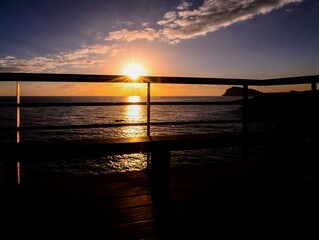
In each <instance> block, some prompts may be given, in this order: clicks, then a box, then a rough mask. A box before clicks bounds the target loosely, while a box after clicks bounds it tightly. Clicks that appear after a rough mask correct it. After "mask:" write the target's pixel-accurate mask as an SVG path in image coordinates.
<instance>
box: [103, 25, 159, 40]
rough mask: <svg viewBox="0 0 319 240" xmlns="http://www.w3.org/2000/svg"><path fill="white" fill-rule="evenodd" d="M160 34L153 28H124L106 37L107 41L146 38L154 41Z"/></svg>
mask: <svg viewBox="0 0 319 240" xmlns="http://www.w3.org/2000/svg"><path fill="white" fill-rule="evenodd" d="M159 36H160V34H159V32H158V31H157V30H155V29H153V28H145V29H142V30H128V29H122V30H119V31H114V32H110V33H109V36H108V37H107V38H105V40H106V41H127V42H131V41H134V40H140V39H144V40H147V41H154V40H155V39H157V38H159Z"/></svg>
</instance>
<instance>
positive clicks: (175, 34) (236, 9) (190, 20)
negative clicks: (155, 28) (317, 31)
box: [157, 0, 303, 41]
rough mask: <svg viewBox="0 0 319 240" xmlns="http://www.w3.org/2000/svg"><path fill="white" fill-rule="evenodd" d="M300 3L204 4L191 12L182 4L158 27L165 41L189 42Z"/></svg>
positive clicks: (270, 0)
mask: <svg viewBox="0 0 319 240" xmlns="http://www.w3.org/2000/svg"><path fill="white" fill-rule="evenodd" d="M302 1H303V0H238V1H218V0H205V1H204V3H203V5H202V6H200V7H198V8H196V9H191V6H192V5H191V3H188V2H186V1H182V2H181V4H180V5H179V6H177V7H176V10H174V11H169V12H167V13H166V14H165V15H164V19H163V20H160V21H158V22H157V23H158V24H159V25H160V26H162V27H163V29H162V34H163V37H164V38H165V39H167V40H175V41H176V40H177V41H179V40H182V39H190V38H194V37H197V36H203V35H206V34H207V33H210V32H214V31H216V30H218V29H220V28H223V27H227V26H230V25H232V24H234V23H237V22H241V21H245V20H248V19H251V18H253V17H254V16H256V15H259V14H267V13H270V12H271V11H273V10H275V9H278V8H280V7H283V6H285V5H287V4H291V3H296V2H302Z"/></svg>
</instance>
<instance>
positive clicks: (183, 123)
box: [0, 120, 242, 132]
mask: <svg viewBox="0 0 319 240" xmlns="http://www.w3.org/2000/svg"><path fill="white" fill-rule="evenodd" d="M220 123H225V124H226V123H242V120H214V121H181V122H151V123H149V125H151V126H167V125H171V126H174V125H176V126H177V125H190V124H220ZM147 125H148V123H145V122H143V123H103V124H83V125H69V126H59V125H55V126H32V127H31V126H30V127H27V126H23V127H19V128H16V127H3V128H0V132H10V131H16V130H20V131H32V130H33V131H34V130H65V129H86V128H113V127H140V126H147Z"/></svg>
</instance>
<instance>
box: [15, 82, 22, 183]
mask: <svg viewBox="0 0 319 240" xmlns="http://www.w3.org/2000/svg"><path fill="white" fill-rule="evenodd" d="M20 88H21V84H20V81H17V86H16V91H17V93H16V95H17V143H20V114H21V112H20V102H21V101H20V98H21V91H20ZM16 164H17V166H16V168H17V171H16V173H17V176H16V181H17V182H16V183H17V186H20V182H21V176H20V174H21V172H20V171H21V169H20V161H19V159H17V163H16Z"/></svg>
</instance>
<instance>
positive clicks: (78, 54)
mask: <svg viewBox="0 0 319 240" xmlns="http://www.w3.org/2000/svg"><path fill="white" fill-rule="evenodd" d="M116 51H117V49H116V48H114V47H112V46H109V45H103V44H92V45H88V46H84V47H82V48H79V49H75V50H74V51H71V52H60V53H58V54H51V55H48V56H44V57H33V58H29V59H24V58H16V57H13V56H6V57H4V58H0V71H1V72H55V73H56V72H63V71H64V70H65V69H66V68H70V67H71V68H91V67H97V66H100V65H102V64H103V63H106V62H107V60H105V59H104V58H102V59H101V56H104V55H105V54H109V56H111V55H113V54H114V53H115V52H116Z"/></svg>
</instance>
